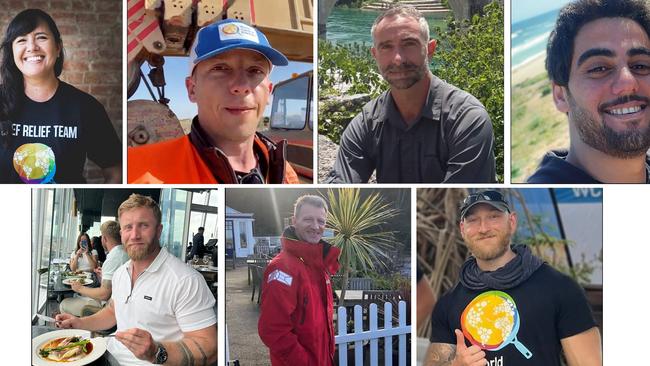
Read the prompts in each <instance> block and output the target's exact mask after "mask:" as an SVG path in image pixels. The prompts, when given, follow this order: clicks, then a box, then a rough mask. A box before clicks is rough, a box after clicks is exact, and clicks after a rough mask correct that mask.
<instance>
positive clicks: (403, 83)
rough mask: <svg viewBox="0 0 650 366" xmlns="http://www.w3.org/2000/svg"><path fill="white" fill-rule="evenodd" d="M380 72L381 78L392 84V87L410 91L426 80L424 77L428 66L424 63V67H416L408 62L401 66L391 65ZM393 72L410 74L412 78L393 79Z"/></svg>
mask: <svg viewBox="0 0 650 366" xmlns="http://www.w3.org/2000/svg"><path fill="white" fill-rule="evenodd" d="M425 60H426V59H425ZM379 71H380V73H381V76H382V77H383V78H384V80H386V82H387V83H388V84H390V86H391V87H393V88H395V89H408V88H410V87H412V86H413V85H415V83H417V82H418V81H420V80H422V78H424V75H425V74H426V72H427V64H426V62H423V63H422V65H416V64H414V63H412V62H408V61H406V62H402V63H401V64H399V65H394V64H390V65H388V66H386V67H385V68H383V69H380V70H379ZM391 72H408V73H409V74H410V75H411V76H406V77H404V78H393V77H392V76H391Z"/></svg>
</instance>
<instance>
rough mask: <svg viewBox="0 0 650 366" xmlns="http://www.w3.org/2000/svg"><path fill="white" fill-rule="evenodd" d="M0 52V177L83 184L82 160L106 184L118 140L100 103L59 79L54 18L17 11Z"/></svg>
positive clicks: (112, 174) (113, 171) (117, 157)
mask: <svg viewBox="0 0 650 366" xmlns="http://www.w3.org/2000/svg"><path fill="white" fill-rule="evenodd" d="M0 51H1V52H2V59H1V60H0V79H1V80H2V84H0V121H1V125H0V126H1V130H0V182H2V183H21V182H24V183H85V179H84V177H83V168H84V164H85V162H86V158H88V159H90V160H92V161H93V162H95V163H96V164H97V165H99V166H100V167H101V168H102V173H103V175H104V179H105V182H106V183H121V182H122V175H121V171H122V168H121V159H122V152H121V144H120V141H119V139H118V137H117V134H116V133H115V129H114V128H113V126H112V124H111V121H110V119H109V118H108V115H107V114H106V111H105V109H104V107H103V106H102V105H101V104H100V103H99V102H98V101H97V100H96V99H95V98H93V97H92V96H90V95H89V94H86V93H84V92H82V91H80V90H78V89H76V88H75V87H73V86H71V85H69V84H67V83H65V82H63V81H61V80H59V76H60V75H61V72H62V70H63V61H64V51H63V40H62V38H61V34H60V33H59V30H58V28H57V26H56V24H55V23H54V20H53V19H52V18H51V17H50V16H49V15H48V14H47V13H45V12H44V11H42V10H38V9H27V10H24V11H22V12H20V13H19V14H18V15H16V17H15V18H13V19H12V20H11V22H10V23H9V26H8V27H7V30H6V32H5V34H4V37H3V39H2V44H1V46H0Z"/></svg>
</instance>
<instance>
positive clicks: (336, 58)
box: [318, 40, 386, 144]
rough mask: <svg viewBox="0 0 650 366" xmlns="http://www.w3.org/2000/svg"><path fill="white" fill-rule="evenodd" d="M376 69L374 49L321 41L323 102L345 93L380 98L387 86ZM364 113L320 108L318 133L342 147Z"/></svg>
mask: <svg viewBox="0 0 650 366" xmlns="http://www.w3.org/2000/svg"><path fill="white" fill-rule="evenodd" d="M376 70H377V67H376V65H375V60H374V59H373V58H372V56H371V55H370V46H367V45H365V44H359V43H353V44H345V45H340V44H334V43H332V42H329V41H324V40H319V41H318V93H319V99H320V100H321V101H322V100H325V99H327V98H329V97H333V96H340V95H342V94H345V95H353V94H369V95H370V96H371V97H372V98H374V97H376V96H378V95H379V94H381V92H382V91H383V90H385V89H386V83H385V82H384V80H383V79H382V78H381V75H379V74H378V73H377V71H376ZM360 111H361V109H358V110H357V109H355V110H351V109H347V108H345V107H341V108H335V109H332V108H326V106H323V105H320V106H319V113H318V119H319V123H318V133H320V134H321V135H325V136H327V137H328V138H329V139H330V140H332V141H334V142H335V143H337V144H338V143H339V141H340V139H341V134H342V133H343V130H344V129H345V127H346V126H347V123H348V122H349V121H350V120H351V119H352V118H354V116H356V115H357V114H358V113H359V112H360Z"/></svg>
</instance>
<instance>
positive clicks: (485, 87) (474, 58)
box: [432, 1, 504, 182]
mask: <svg viewBox="0 0 650 366" xmlns="http://www.w3.org/2000/svg"><path fill="white" fill-rule="evenodd" d="M435 33H436V34H439V35H440V39H439V45H438V48H437V50H436V53H435V54H434V57H433V58H434V60H433V65H434V66H433V68H432V70H433V73H434V74H435V75H436V76H438V77H439V78H441V79H444V80H446V81H447V82H448V83H450V84H453V85H455V86H457V87H459V88H460V89H463V90H465V91H466V92H468V93H470V94H472V95H473V96H475V97H476V98H477V99H478V100H480V101H481V103H483V105H484V106H485V108H486V109H487V112H488V114H489V115H490V118H491V119H492V126H493V129H494V137H495V147H494V150H495V151H494V154H495V157H496V160H497V176H498V180H499V182H503V148H504V147H503V88H504V83H503V8H501V6H499V4H498V3H497V2H496V1H495V2H492V3H490V4H488V5H486V6H485V7H484V8H483V16H479V15H474V16H473V17H472V19H471V20H465V21H461V22H459V21H456V20H454V19H453V18H449V19H448V20H447V30H446V31H442V30H440V29H437V30H436V32H435Z"/></svg>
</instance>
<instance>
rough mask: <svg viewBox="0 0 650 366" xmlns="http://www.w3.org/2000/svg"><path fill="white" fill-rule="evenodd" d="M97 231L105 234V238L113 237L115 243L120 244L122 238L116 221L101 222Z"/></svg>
mask: <svg viewBox="0 0 650 366" xmlns="http://www.w3.org/2000/svg"><path fill="white" fill-rule="evenodd" d="M99 231H100V232H101V233H102V236H105V237H106V239H109V238H110V239H113V241H114V242H115V243H117V244H120V243H121V241H122V239H121V236H120V224H118V223H117V221H113V220H110V221H106V222H104V223H102V225H101V226H100V227H99Z"/></svg>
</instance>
